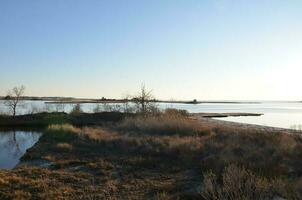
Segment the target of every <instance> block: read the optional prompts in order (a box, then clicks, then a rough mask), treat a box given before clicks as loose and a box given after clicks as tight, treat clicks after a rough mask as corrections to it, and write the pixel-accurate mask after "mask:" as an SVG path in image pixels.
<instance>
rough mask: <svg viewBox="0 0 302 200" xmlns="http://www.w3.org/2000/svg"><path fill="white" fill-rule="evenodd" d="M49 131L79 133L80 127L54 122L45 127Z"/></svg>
mask: <svg viewBox="0 0 302 200" xmlns="http://www.w3.org/2000/svg"><path fill="white" fill-rule="evenodd" d="M47 131H49V132H56V133H57V132H64V133H80V132H81V129H80V128H76V127H74V126H72V125H70V124H54V125H49V126H48V128H47Z"/></svg>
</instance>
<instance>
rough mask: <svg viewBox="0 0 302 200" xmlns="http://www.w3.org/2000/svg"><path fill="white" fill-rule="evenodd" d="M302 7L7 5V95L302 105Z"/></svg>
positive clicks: (94, 0)
mask: <svg viewBox="0 0 302 200" xmlns="http://www.w3.org/2000/svg"><path fill="white" fill-rule="evenodd" d="M301 10H302V1H299V0H297V1H294V0H288V1H284V0H270V1H266V0H259V1H257V0H254V1H243V0H236V1H235V0H230V1H227V0H211V1H210V0H209V1H206V0H203V1H201V0H200V1H199V0H198V1H197V0H152V1H151V0H150V1H147V0H146V1H145V0H144V1H142V0H127V1H124V0H106V1H105V0H85V1H84V0H64V1H62V0H43V1H41V0H27V1H21V0H19V1H16V0H1V1H0V95H5V93H6V92H7V90H8V89H10V88H11V87H13V86H15V85H20V84H24V85H25V86H26V87H27V90H26V94H27V95H36V96H76V97H96V98H98V97H102V96H105V97H112V98H120V97H123V96H124V95H126V94H128V93H129V94H133V93H135V92H136V91H137V90H138V88H139V87H140V84H141V83H142V82H144V83H145V84H146V86H147V87H148V88H151V89H153V91H154V95H155V96H156V97H157V98H159V99H193V98H197V99H200V100H301V99H302V90H301V85H302V78H300V77H301V74H302V73H301V72H302V12H301Z"/></svg>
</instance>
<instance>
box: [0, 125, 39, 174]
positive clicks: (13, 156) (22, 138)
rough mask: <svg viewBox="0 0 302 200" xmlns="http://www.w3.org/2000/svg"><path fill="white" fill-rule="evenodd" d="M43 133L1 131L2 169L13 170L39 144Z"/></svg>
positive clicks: (0, 158)
mask: <svg viewBox="0 0 302 200" xmlns="http://www.w3.org/2000/svg"><path fill="white" fill-rule="evenodd" d="M41 135H42V133H40V132H34V131H1V130H0V169H12V168H14V167H15V166H16V165H17V164H18V163H19V162H20V158H21V157H22V156H23V155H24V154H25V152H26V150H27V149H29V148H31V147H32V146H33V145H34V144H35V143H36V142H38V140H39V138H40V136H41Z"/></svg>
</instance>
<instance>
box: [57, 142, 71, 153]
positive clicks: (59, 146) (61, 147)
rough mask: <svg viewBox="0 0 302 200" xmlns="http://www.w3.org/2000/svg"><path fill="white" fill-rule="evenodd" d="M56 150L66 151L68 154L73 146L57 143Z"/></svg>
mask: <svg viewBox="0 0 302 200" xmlns="http://www.w3.org/2000/svg"><path fill="white" fill-rule="evenodd" d="M57 149H58V150H59V151H67V152H70V151H72V149H73V146H72V145H71V144H68V143H58V144H57Z"/></svg>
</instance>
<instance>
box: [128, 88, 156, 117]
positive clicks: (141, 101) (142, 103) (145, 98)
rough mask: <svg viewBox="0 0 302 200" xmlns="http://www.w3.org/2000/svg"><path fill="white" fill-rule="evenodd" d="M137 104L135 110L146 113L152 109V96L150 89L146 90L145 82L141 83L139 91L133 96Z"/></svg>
mask: <svg viewBox="0 0 302 200" xmlns="http://www.w3.org/2000/svg"><path fill="white" fill-rule="evenodd" d="M133 101H134V103H135V104H136V105H137V111H138V112H140V113H148V112H150V111H153V110H154V107H156V106H155V105H154V97H153V95H152V90H147V89H146V86H145V84H142V85H141V88H140V91H139V93H138V94H137V95H136V96H135V97H134V98H133Z"/></svg>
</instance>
